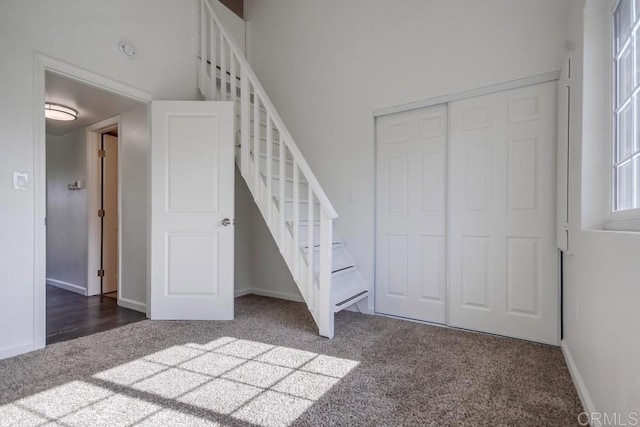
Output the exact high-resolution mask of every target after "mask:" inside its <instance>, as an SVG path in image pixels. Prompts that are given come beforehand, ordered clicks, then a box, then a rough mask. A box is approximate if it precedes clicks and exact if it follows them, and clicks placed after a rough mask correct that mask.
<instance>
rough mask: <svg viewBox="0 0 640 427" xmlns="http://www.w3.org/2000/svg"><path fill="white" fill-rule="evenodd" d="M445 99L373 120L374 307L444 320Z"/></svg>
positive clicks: (412, 315)
mask: <svg viewBox="0 0 640 427" xmlns="http://www.w3.org/2000/svg"><path fill="white" fill-rule="evenodd" d="M447 126H448V125H447V105H446V104H442V105H436V106H433V107H427V108H422V109H419V110H412V111H406V112H401V113H397V114H392V115H388V116H382V117H378V118H377V120H376V141H377V160H376V162H377V165H376V171H377V172H376V174H377V177H376V180H377V181H376V182H377V190H376V191H377V195H376V205H377V206H376V294H375V295H376V296H375V310H376V312H378V313H383V314H390V315H395V316H401V317H407V318H411V319H418V320H424V321H429V322H436V323H446V320H447V319H446V314H447V313H446V310H447V306H446V249H445V248H446V215H447V210H446V185H447V184H446V176H447Z"/></svg>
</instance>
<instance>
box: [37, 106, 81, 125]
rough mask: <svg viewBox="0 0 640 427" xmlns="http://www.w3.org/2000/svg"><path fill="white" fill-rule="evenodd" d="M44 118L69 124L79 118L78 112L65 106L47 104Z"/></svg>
mask: <svg viewBox="0 0 640 427" xmlns="http://www.w3.org/2000/svg"><path fill="white" fill-rule="evenodd" d="M44 116H45V117H46V118H47V119H52V120H60V121H63V122H69V121H72V120H76V119H77V118H78V112H77V111H76V110H74V109H73V108H69V107H65V106H64V105H59V104H52V103H50V102H46V103H45V104H44Z"/></svg>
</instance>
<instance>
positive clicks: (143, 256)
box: [118, 105, 151, 312]
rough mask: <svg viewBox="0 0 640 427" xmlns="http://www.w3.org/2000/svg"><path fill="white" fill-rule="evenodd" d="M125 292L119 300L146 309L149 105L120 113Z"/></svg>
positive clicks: (139, 308) (130, 305) (142, 309)
mask: <svg viewBox="0 0 640 427" xmlns="http://www.w3.org/2000/svg"><path fill="white" fill-rule="evenodd" d="M119 138H120V150H121V151H120V153H119V154H120V156H119V157H118V160H119V161H120V165H119V166H120V197H121V205H120V215H121V216H120V220H121V227H122V231H121V236H122V238H121V243H120V244H121V254H120V260H121V269H120V282H121V292H120V294H119V295H118V303H119V304H122V305H124V306H125V307H128V308H132V309H136V310H138V311H143V312H144V311H146V305H147V273H148V270H147V260H148V253H147V229H148V227H149V215H148V214H149V174H148V170H149V169H148V167H149V162H148V160H149V152H150V148H151V135H150V129H149V112H148V106H146V105H145V106H142V107H140V108H137V109H135V110H131V111H128V112H125V113H123V114H121V115H120V135H119Z"/></svg>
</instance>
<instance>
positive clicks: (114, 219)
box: [98, 128, 120, 300]
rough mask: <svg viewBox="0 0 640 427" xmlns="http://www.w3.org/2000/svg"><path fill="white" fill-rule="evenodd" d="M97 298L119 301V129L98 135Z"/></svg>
mask: <svg viewBox="0 0 640 427" xmlns="http://www.w3.org/2000/svg"><path fill="white" fill-rule="evenodd" d="M98 152H99V155H98V157H100V209H99V214H98V217H99V218H100V272H99V274H98V276H99V277H100V295H104V296H105V297H108V298H115V299H116V300H117V299H118V283H119V280H118V276H119V274H118V273H119V268H120V262H119V261H118V260H119V250H118V247H119V243H118V241H119V233H118V218H119V213H118V210H119V209H118V200H119V199H120V197H119V194H118V129H117V128H114V129H113V130H109V131H107V132H104V133H102V134H101V135H100V150H99V151H98Z"/></svg>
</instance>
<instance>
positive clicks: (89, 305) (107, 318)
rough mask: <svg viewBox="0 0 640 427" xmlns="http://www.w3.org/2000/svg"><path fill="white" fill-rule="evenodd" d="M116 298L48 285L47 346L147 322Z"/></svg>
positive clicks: (141, 314)
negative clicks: (88, 294) (120, 303)
mask: <svg viewBox="0 0 640 427" xmlns="http://www.w3.org/2000/svg"><path fill="white" fill-rule="evenodd" d="M146 317H147V316H146V315H145V314H144V313H140V312H138V311H134V310H130V309H128V308H124V307H120V306H118V302H117V300H116V299H114V298H109V297H105V296H100V295H96V296H90V297H85V296H83V295H80V294H76V293H74V292H69V291H65V290H63V289H59V288H56V287H55V286H50V285H47V344H53V343H56V342H61V341H67V340H70V339H74V338H78V337H82V336H85V335H91V334H94V333H96V332H101V331H106V330H109V329H113V328H117V327H119V326H124V325H127V324H129V323H133V322H138V321H140V320H144V319H146Z"/></svg>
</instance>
